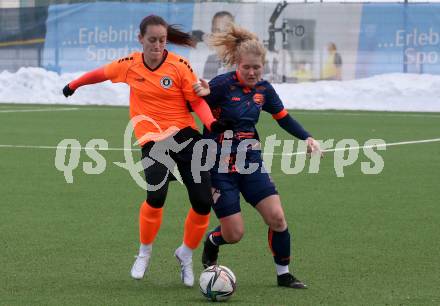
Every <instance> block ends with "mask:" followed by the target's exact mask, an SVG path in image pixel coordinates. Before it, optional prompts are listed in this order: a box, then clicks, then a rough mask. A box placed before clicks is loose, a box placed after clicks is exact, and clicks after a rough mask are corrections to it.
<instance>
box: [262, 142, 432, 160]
mask: <svg viewBox="0 0 440 306" xmlns="http://www.w3.org/2000/svg"><path fill="white" fill-rule="evenodd" d="M427 142H440V138H433V139H422V140H412V141H401V142H391V143H384V144H376V145H369V146H358V147H344V148H335V149H328V150H322V152H336V151H350V150H359V149H364V148H381V147H385V148H386V147H392V146H402V145H408V144H419V143H427ZM304 154H307V152H294V153H273V154H266V153H263V155H278V156H291V155H304Z"/></svg>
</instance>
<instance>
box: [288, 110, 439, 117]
mask: <svg viewBox="0 0 440 306" xmlns="http://www.w3.org/2000/svg"><path fill="white" fill-rule="evenodd" d="M289 112H290V113H291V114H292V115H296V114H298V115H324V116H336V115H342V116H377V117H380V116H385V117H421V118H440V114H439V113H434V114H412V113H403V112H402V113H398V112H397V113H392V112H390V113H389V114H388V113H381V112H371V111H365V112H361V113H350V112H349V113H343V112H338V111H335V112H323V111H320V110H316V111H295V110H294V109H289Z"/></svg>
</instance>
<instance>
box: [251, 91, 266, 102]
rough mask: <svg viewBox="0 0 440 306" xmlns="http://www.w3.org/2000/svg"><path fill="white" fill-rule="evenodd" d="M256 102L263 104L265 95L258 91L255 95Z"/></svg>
mask: <svg viewBox="0 0 440 306" xmlns="http://www.w3.org/2000/svg"><path fill="white" fill-rule="evenodd" d="M253 99H254V102H255V104H258V105H261V104H263V102H264V96H263V95H262V94H260V93H256V94H255V95H254V97H253Z"/></svg>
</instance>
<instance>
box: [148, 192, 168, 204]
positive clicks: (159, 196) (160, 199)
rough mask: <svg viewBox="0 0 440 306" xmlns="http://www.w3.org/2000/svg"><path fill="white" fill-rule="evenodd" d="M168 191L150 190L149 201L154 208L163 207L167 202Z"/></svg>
mask: <svg viewBox="0 0 440 306" xmlns="http://www.w3.org/2000/svg"><path fill="white" fill-rule="evenodd" d="M165 198H166V193H162V192H148V194H147V202H148V204H150V206H152V207H154V208H161V207H163V205H164V203H165Z"/></svg>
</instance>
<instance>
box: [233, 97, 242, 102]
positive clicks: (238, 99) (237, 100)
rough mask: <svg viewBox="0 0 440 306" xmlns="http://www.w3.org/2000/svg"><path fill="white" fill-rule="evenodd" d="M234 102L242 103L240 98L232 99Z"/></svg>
mask: <svg viewBox="0 0 440 306" xmlns="http://www.w3.org/2000/svg"><path fill="white" fill-rule="evenodd" d="M232 101H236V102H239V101H240V98H239V97H232Z"/></svg>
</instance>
